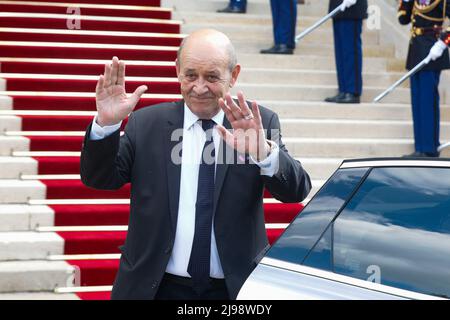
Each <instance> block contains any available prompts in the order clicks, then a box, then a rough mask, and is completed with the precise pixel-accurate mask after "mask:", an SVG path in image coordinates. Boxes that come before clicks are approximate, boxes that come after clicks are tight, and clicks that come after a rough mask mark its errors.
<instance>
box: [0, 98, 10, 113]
mask: <svg viewBox="0 0 450 320" xmlns="http://www.w3.org/2000/svg"><path fill="white" fill-rule="evenodd" d="M11 109H12V98H11V97H8V96H2V95H0V110H11Z"/></svg>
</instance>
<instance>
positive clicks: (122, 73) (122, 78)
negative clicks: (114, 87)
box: [117, 61, 125, 86]
mask: <svg viewBox="0 0 450 320" xmlns="http://www.w3.org/2000/svg"><path fill="white" fill-rule="evenodd" d="M117 84H118V85H119V86H125V62H123V61H120V62H119V72H118V75H117Z"/></svg>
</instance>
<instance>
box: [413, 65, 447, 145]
mask: <svg viewBox="0 0 450 320" xmlns="http://www.w3.org/2000/svg"><path fill="white" fill-rule="evenodd" d="M440 76H441V71H419V72H418V73H416V74H415V75H413V76H412V77H411V102H412V115H413V122H414V145H415V148H416V151H417V152H427V153H433V154H436V153H437V148H438V147H439V145H440V142H439V121H440V113H439V90H438V87H439V79H440Z"/></svg>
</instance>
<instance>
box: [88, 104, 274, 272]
mask: <svg viewBox="0 0 450 320" xmlns="http://www.w3.org/2000/svg"><path fill="white" fill-rule="evenodd" d="M224 115H225V114H224V112H223V111H222V110H220V111H219V113H217V114H216V115H215V116H214V117H213V118H212V120H214V122H215V123H217V124H223V118H224ZM96 120H97V117H95V118H94V121H93V124H92V129H91V135H90V139H92V140H99V139H103V138H105V137H107V136H108V135H110V134H112V133H113V132H114V131H116V130H117V129H119V128H120V125H121V123H118V124H116V125H112V126H105V127H100V126H99V125H98V124H97V123H96ZM220 140H221V138H220V135H219V133H218V131H217V129H216V128H214V130H213V141H214V147H215V150H219V145H220ZM205 141H206V134H205V132H204V131H203V128H202V125H201V122H200V121H199V118H198V117H197V116H196V115H195V114H193V113H192V111H191V110H190V109H189V108H188V106H187V105H186V104H185V105H184V122H183V142H182V150H183V152H182V156H181V157H182V158H181V161H182V162H181V179H180V197H179V204H178V221H177V229H176V234H175V242H174V245H173V250H172V255H171V257H170V260H169V263H168V265H167V268H166V272H168V273H171V274H175V275H178V276H182V277H190V275H189V273H188V272H187V268H188V264H189V258H190V255H191V250H192V243H193V240H194V232H195V203H196V201H197V182H198V175H199V164H200V159H201V158H200V157H201V154H202V151H203V146H204V144H205ZM271 144H272V146H273V148H272V150H271V153H270V155H269V156H268V157H267V158H266V159H264V160H263V161H261V162H256V161H255V160H254V159H253V158H252V157H250V160H251V161H252V162H253V163H255V164H257V165H258V166H259V167H260V168H261V174H262V175H266V176H273V175H274V174H275V173H276V171H277V170H278V164H279V159H278V154H279V148H278V145H277V144H276V143H274V142H273V141H271ZM215 154H216V163H217V156H218V154H219V152H217V151H216V153H215ZM213 226H214V217H213ZM211 232H212V233H211V260H210V263H211V268H210V276H211V277H212V278H224V274H223V270H222V265H221V263H220V258H219V253H218V251H217V244H216V238H215V235H214V228H212V231H211Z"/></svg>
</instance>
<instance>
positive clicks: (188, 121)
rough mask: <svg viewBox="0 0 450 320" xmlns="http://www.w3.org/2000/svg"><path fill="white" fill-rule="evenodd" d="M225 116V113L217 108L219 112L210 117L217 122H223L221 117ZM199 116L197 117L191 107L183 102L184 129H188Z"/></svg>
mask: <svg viewBox="0 0 450 320" xmlns="http://www.w3.org/2000/svg"><path fill="white" fill-rule="evenodd" d="M224 116H225V113H224V112H223V110H222V109H220V110H219V112H218V113H217V114H216V115H215V116H214V117H213V118H212V120H213V121H214V122H215V123H217V124H223V118H224ZM199 119H200V118H199V117H197V116H196V115H195V114H194V113H193V112H192V111H191V109H189V107H188V106H187V104H186V103H184V123H183V128H184V129H185V130H189V129H190V128H191V127H192V126H193V125H194V124H195V123H196V122H197V121H198V120H199Z"/></svg>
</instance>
